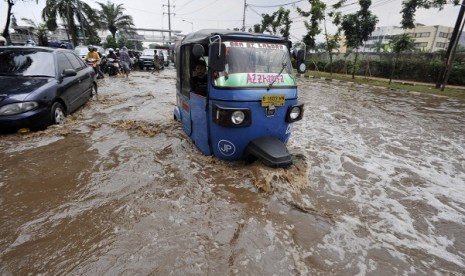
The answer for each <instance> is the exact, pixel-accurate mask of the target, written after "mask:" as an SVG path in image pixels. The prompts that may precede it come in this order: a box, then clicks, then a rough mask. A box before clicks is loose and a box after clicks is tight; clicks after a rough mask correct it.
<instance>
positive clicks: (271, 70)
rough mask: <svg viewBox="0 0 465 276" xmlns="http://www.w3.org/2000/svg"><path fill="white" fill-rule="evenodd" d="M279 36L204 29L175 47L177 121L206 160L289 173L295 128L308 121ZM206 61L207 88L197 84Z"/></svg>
mask: <svg viewBox="0 0 465 276" xmlns="http://www.w3.org/2000/svg"><path fill="white" fill-rule="evenodd" d="M290 49H291V42H290V41H289V40H287V39H284V38H282V37H279V36H274V35H266V34H257V33H247V32H238V31H229V30H208V29H206V30H200V31H198V32H195V33H191V34H188V35H187V36H185V37H184V39H183V40H182V41H181V43H179V44H178V45H177V46H176V70H177V80H176V107H175V110H174V118H175V119H176V120H178V121H180V122H182V126H183V128H184V131H185V133H186V134H187V135H188V136H189V137H190V138H191V139H192V141H193V142H194V144H195V145H196V146H197V148H198V149H199V150H200V151H201V152H202V153H203V154H205V155H214V156H216V157H218V158H220V159H224V160H239V159H245V160H247V161H250V162H252V161H255V160H257V159H259V160H261V161H262V162H263V163H264V164H265V165H267V166H271V167H287V166H289V165H291V164H292V156H291V154H290V153H289V151H288V150H287V148H286V143H287V141H288V139H289V137H290V135H291V131H292V123H294V122H296V121H299V120H301V119H302V117H303V113H304V109H303V104H301V103H299V102H298V100H297V83H296V79H295V77H294V74H293V69H292V64H291V59H290ZM199 60H200V62H201V63H203V64H204V65H205V64H206V65H207V66H206V67H207V70H206V81H205V83H202V84H197V82H196V83H194V78H195V76H194V75H195V74H198V72H197V71H195V69H196V67H195V66H196V64H198V63H199Z"/></svg>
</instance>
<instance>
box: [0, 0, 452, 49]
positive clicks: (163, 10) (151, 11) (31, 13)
mask: <svg viewBox="0 0 465 276" xmlns="http://www.w3.org/2000/svg"><path fill="white" fill-rule="evenodd" d="M336 1H337V0H328V1H325V2H326V3H327V4H328V6H330V5H332V4H334V3H335V2H336ZM45 2H46V1H45V0H38V4H36V2H35V0H30V1H26V2H23V1H20V0H18V1H17V3H16V4H15V5H14V6H13V10H12V12H13V13H14V15H15V17H16V19H17V20H18V24H19V25H24V22H22V21H21V20H20V19H21V18H24V17H25V18H29V19H32V20H34V21H36V22H42V20H41V12H42V9H43V7H44V6H45ZM84 2H86V3H88V4H90V5H91V6H93V7H94V8H98V7H99V6H98V5H97V4H96V1H94V0H84ZM98 2H103V3H106V0H101V1H98ZM111 2H113V3H116V4H123V6H124V8H125V9H126V13H127V14H129V15H131V16H132V17H133V19H134V23H135V25H136V27H138V28H150V29H168V26H169V25H168V17H169V16H168V0H131V1H129V0H126V1H124V0H112V1H111ZM169 3H170V13H171V16H170V18H171V29H172V30H179V31H182V33H184V34H185V33H189V32H191V31H192V30H194V31H195V30H199V29H204V28H229V29H232V28H241V27H242V22H243V14H244V1H243V0H170V1H169ZM347 3H348V5H347V6H346V7H345V8H344V9H342V11H343V12H344V13H354V12H356V11H357V10H358V9H359V6H358V4H357V3H358V1H356V0H348V1H347ZM401 3H402V0H372V9H371V10H372V12H373V13H374V14H375V15H376V16H378V19H379V23H378V24H377V26H387V25H397V26H398V25H400V20H401V15H400V10H401ZM247 5H248V8H247V9H246V12H245V25H246V28H247V29H248V28H249V27H251V26H253V25H254V24H257V23H260V21H261V14H263V13H266V14H271V13H273V12H275V11H276V10H277V9H278V8H279V7H280V6H283V7H284V8H286V9H289V10H291V18H292V21H293V22H294V24H293V25H292V28H291V37H292V40H298V39H300V38H301V37H302V35H304V34H305V32H306V30H305V27H304V25H303V23H302V21H304V20H305V19H304V18H302V17H300V16H298V15H297V13H296V11H295V10H296V9H295V8H296V6H299V7H301V8H302V9H304V10H308V9H309V3H308V0H301V1H299V0H247ZM459 9H460V7H459V6H455V7H454V6H453V5H452V4H448V5H446V6H445V8H444V9H443V10H441V11H439V10H438V9H430V10H423V9H422V10H418V11H417V15H416V22H417V23H422V24H425V25H444V26H450V27H453V26H454V25H455V21H456V19H457V15H458V12H459ZM6 10H7V4H6V2H5V1H1V0H0V30H3V28H4V26H5V20H6ZM328 28H329V30H330V31H331V30H333V28H332V27H331V26H328Z"/></svg>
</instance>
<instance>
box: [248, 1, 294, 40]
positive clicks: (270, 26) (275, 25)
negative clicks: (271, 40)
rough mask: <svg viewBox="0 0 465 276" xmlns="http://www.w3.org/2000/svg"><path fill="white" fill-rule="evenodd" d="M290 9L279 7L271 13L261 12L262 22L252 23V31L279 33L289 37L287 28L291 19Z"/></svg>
mask: <svg viewBox="0 0 465 276" xmlns="http://www.w3.org/2000/svg"><path fill="white" fill-rule="evenodd" d="M289 14H290V11H289V10H286V9H284V8H283V7H280V8H279V9H278V10H277V11H276V12H274V13H273V14H271V15H270V14H262V23H261V24H256V25H254V32H256V33H265V32H267V33H269V34H272V35H281V36H282V37H284V38H287V39H289V35H290V33H289V30H290V29H291V24H292V21H291V19H290V17H289Z"/></svg>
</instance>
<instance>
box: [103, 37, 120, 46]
mask: <svg viewBox="0 0 465 276" xmlns="http://www.w3.org/2000/svg"><path fill="white" fill-rule="evenodd" d="M102 46H103V48H105V49H106V48H113V49H115V48H118V44H117V42H116V38H114V37H113V36H111V35H107V38H106V41H105V42H103V45H102Z"/></svg>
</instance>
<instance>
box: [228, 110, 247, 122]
mask: <svg viewBox="0 0 465 276" xmlns="http://www.w3.org/2000/svg"><path fill="white" fill-rule="evenodd" d="M244 119H245V114H244V112H242V111H241V110H237V111H234V112H233V113H232V115H231V122H233V124H235V125H240V124H242V122H244Z"/></svg>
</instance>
